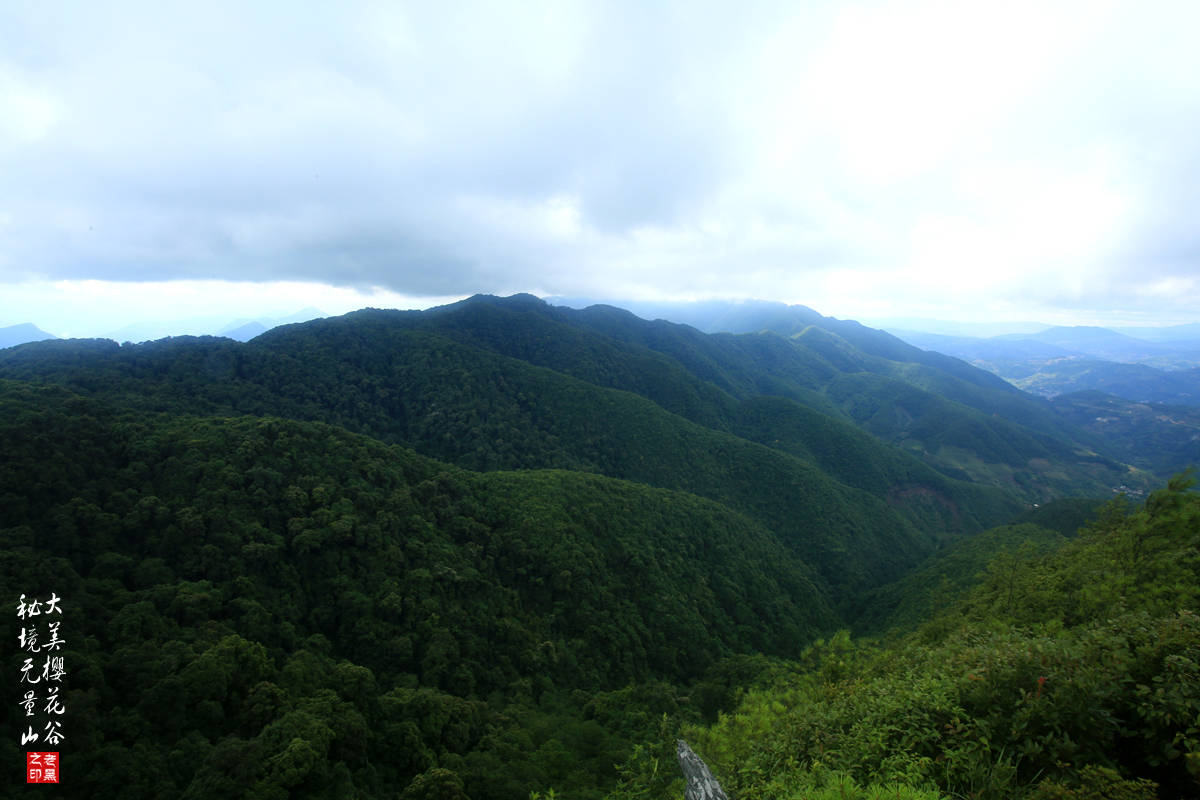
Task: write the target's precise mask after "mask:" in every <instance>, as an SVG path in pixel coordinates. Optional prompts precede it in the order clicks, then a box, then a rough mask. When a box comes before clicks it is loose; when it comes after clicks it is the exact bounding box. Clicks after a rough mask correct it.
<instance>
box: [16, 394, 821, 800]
mask: <svg viewBox="0 0 1200 800" xmlns="http://www.w3.org/2000/svg"><path fill="white" fill-rule="evenodd" d="M0 412H2V413H0V435H2V436H3V440H4V442H5V447H4V448H3V450H2V451H0V486H2V487H3V493H2V494H0V517H2V518H3V520H4V528H3V529H2V530H0V539H2V540H3V542H4V552H5V553H6V554H7V556H6V558H5V559H4V561H3V572H2V573H0V595H2V596H3V599H4V602H5V603H6V604H10V607H11V608H15V607H16V606H17V602H18V596H19V595H21V594H26V595H29V596H34V597H37V596H42V597H49V595H50V593H51V592H55V593H57V594H58V595H59V596H61V597H63V598H64V603H65V605H64V608H65V615H64V619H63V622H62V629H63V631H64V632H65V633H64V638H66V639H67V643H68V645H69V646H68V647H67V649H66V650H65V652H64V657H65V658H66V660H67V662H68V663H69V664H70V665H71V670H70V679H69V682H68V686H69V689H70V696H69V698H68V701H67V703H66V705H67V707H68V708H69V709H70V711H71V713H70V716H68V717H67V718H65V719H64V730H65V731H67V732H68V739H67V742H66V744H65V745H64V760H65V761H67V762H69V763H70V764H71V769H72V770H73V771H74V774H75V775H78V776H81V777H80V781H81V782H80V783H77V784H75V785H77V786H86V787H87V792H88V793H91V792H95V794H94V795H93V796H120V797H143V796H146V797H149V796H164V795H163V794H162V792H166V794H165V796H177V794H173V792H174V793H178V792H181V791H183V790H184V789H185V788H187V787H189V786H190V787H191V789H190V790H189V791H190V792H191V793H192V794H193V795H194V794H197V793H200V794H204V795H205V796H219V795H221V793H231V792H232V793H235V794H236V793H237V792H240V791H242V790H247V789H250V790H253V792H255V793H256V795H255V796H264V797H266V796H271V797H273V796H277V795H278V796H286V794H287V790H290V791H292V792H300V793H301V794H302V795H304V796H308V795H309V794H311V793H319V792H325V791H329V792H335V793H338V794H341V796H346V794H347V793H353V792H355V791H357V792H369V793H371V794H372V796H376V795H378V794H379V793H380V792H385V793H386V792H388V791H390V792H392V793H393V794H394V793H395V792H398V791H399V790H400V789H403V788H404V787H405V786H407V785H408V784H409V782H410V781H411V780H412V779H413V778H414V777H415V776H417V775H420V774H422V773H424V772H425V771H426V770H428V769H430V768H431V767H436V766H439V765H440V766H443V767H444V766H446V765H448V764H454V765H456V770H455V771H456V774H457V775H459V776H460V777H461V778H462V780H463V781H465V782H466V785H467V789H468V792H469V793H470V794H471V795H472V796H479V795H486V796H491V797H512V798H514V799H515V798H521V800H524V798H525V797H526V796H527V795H528V792H529V790H530V789H531V788H535V789H536V788H538V787H540V786H547V785H549V783H548V782H549V781H550V780H551V776H552V775H557V776H558V777H557V780H558V785H560V786H561V785H563V783H562V782H563V781H566V782H568V783H569V782H570V780H568V778H569V776H567V775H566V774H564V773H562V772H561V770H560V771H558V772H555V771H554V770H550V771H549V772H548V771H547V768H546V766H545V764H541V765H539V764H540V762H539V761H538V758H537V753H535V752H531V751H530V750H529V745H530V742H531V741H534V740H535V739H536V738H537V737H538V736H539V735H540V734H539V730H540V729H539V728H538V726H539V725H545V724H547V723H548V720H547V719H543V717H545V716H546V714H547V713H548V712H546V711H545V709H546V708H547V706H546V704H547V703H551V702H559V701H557V700H554V698H573V699H571V700H569V701H567V709H568V712H567V713H568V716H571V715H573V716H574V718H575V719H574V724H576V725H579V724H582V723H583V722H584V716H585V714H584V711H583V707H584V706H587V705H588V703H593V702H602V701H603V696H604V695H603V693H604V692H610V691H614V690H619V689H622V687H625V686H627V685H628V684H629V683H630V682H631V681H635V682H638V683H639V684H645V683H646V682H647V681H655V680H670V681H683V680H690V679H695V678H696V677H698V676H700V675H702V674H704V672H705V670H706V669H708V668H709V667H711V666H712V665H713V664H715V663H716V662H717V661H719V660H720V659H721V658H723V657H725V656H729V655H733V654H736V653H767V654H771V653H774V654H776V655H780V656H794V655H796V654H798V653H799V651H800V648H802V646H803V645H804V644H805V643H806V642H808V641H810V640H811V639H812V638H813V637H814V636H815V635H817V634H818V633H819V632H820V631H822V630H825V629H829V628H830V627H831V626H832V625H833V624H834V621H835V618H834V616H833V614H832V613H831V611H830V610H829V608H828V606H827V605H826V604H825V602H824V600H823V599H822V597H821V596H820V594H819V592H818V591H817V588H816V586H815V585H814V583H813V581H812V579H811V572H810V571H809V570H808V569H807V568H806V567H805V566H804V565H803V564H801V563H800V562H799V561H798V560H796V559H795V558H794V557H793V556H792V555H791V554H790V553H789V551H787V550H786V549H785V548H782V547H781V546H780V545H779V544H778V543H777V541H776V540H775V538H774V537H773V536H772V535H771V533H769V532H768V531H767V530H765V529H764V528H762V527H761V526H760V525H758V524H756V523H755V522H753V521H752V520H750V519H747V518H746V517H744V516H741V515H739V514H736V513H733V512H730V511H729V510H727V509H726V508H723V507H721V506H719V505H717V504H714V503H712V502H710V501H706V500H702V499H700V498H697V497H694V496H692V495H687V494H682V493H677V492H667V491H664V490H659V489H652V488H649V487H645V486H639V485H637V484H632V483H628V482H624V481H615V480H612V479H608V478H604V477H600V476H596V475H588V474H584V473H579V472H561V471H533V472H521V473H512V472H495V473H489V474H486V475H483V474H479V473H471V472H466V471H463V470H460V469H457V468H453V467H448V466H446V465H444V464H440V463H438V462H436V461H432V460H430V459H427V458H423V457H421V456H418V455H416V454H414V453H412V452H411V451H407V450H404V449H402V448H399V447H397V446H394V445H384V444H381V443H379V442H376V441H374V440H372V439H370V438H367V437H363V436H358V435H354V434H350V433H347V432H345V431H342V430H339V429H337V428H330V427H328V426H325V425H322V424H316V423H301V422H295V421H288V420H280V419H274V418H259V419H256V418H249V417H243V418H239V419H202V418H195V417H189V416H185V415H163V414H151V413H138V412H128V411H122V410H119V409H115V408H113V407H111V406H109V405H107V404H104V403H100V402H97V401H94V400H85V399H83V398H79V397H77V396H74V395H71V394H69V393H68V392H66V391H63V390H61V389H56V388H52V387H32V386H28V385H22V384H19V383H13V382H8V381H5V382H3V383H2V384H0ZM18 622H19V620H17V619H16V617H15V616H13V615H7V616H6V618H5V621H4V623H3V627H4V631H3V632H4V635H5V636H7V637H9V641H15V640H16V639H17V633H18V631H17V625H18ZM8 662H9V663H8V667H9V668H10V669H11V670H12V671H13V672H14V674H19V670H18V667H19V665H20V658H19V654H18V653H13V654H12V655H11V657H9V658H8ZM18 690H19V687H18V684H17V682H15V681H10V682H7V683H6V685H5V687H4V689H3V699H4V701H5V702H6V703H8V704H10V707H15V706H16V705H17V699H18V698H17V692H18ZM571 692H575V693H576V694H575V695H572V694H571ZM580 693H582V694H580ZM539 702H541V703H542V705H541V706H539ZM539 708H542V709H543V711H542V712H539V711H538V709H539ZM522 709H524V710H522ZM570 709H574V711H570ZM539 714H540V715H541V716H539ZM593 716H595V715H594V714H593ZM20 722H21V718H18V717H15V716H13V715H6V717H5V720H4V722H3V723H2V724H0V728H2V729H3V733H4V736H3V737H2V738H3V741H4V745H3V747H4V748H5V750H6V752H7V756H6V757H7V758H9V760H10V761H15V760H17V759H18V757H19V756H18V754H17V753H16V752H15V745H14V742H15V741H16V740H18V738H19V737H18V736H17V733H18V731H17V726H18V725H19V724H20ZM590 730H591V733H590V734H589V735H590V741H591V744H590V745H586V744H585V743H582V742H579V743H576V750H577V751H575V752H567V748H568V745H569V744H570V743H569V742H568V743H567V744H563V743H562V742H560V741H559V740H558V739H555V737H554V736H544V737H542V738H543V740H544V741H550V740H551V739H553V740H554V745H553V747H555V748H558V749H559V750H562V751H563V753H565V754H566V755H562V756H561V759H560V760H562V764H561V765H560V767H562V768H566V767H567V766H569V765H570V764H572V763H574V762H575V761H576V760H578V761H585V760H586V759H587V758H589V757H590V758H593V759H595V758H596V757H597V756H596V755H595V751H596V748H598V747H599V748H601V749H602V750H603V749H605V748H607V750H606V752H608V755H607V756H605V758H607V759H608V761H607V762H603V759H601V761H600V762H596V763H594V764H592V765H591V766H592V768H593V769H592V772H590V773H587V774H588V775H590V778H589V780H590V781H591V785H592V786H593V788H594V786H595V785H596V781H597V780H599V779H602V778H603V776H604V774H605V770H608V773H609V774H611V770H612V768H613V760H614V759H616V758H619V757H622V755H623V748H626V747H628V741H627V740H625V739H624V738H622V737H620V736H617V735H615V734H613V733H610V732H606V731H605V729H604V728H603V727H602V726H601V725H600V724H599V723H594V724H593V725H592V726H591V728H590ZM531 737H532V738H531ZM398 743H403V744H404V746H403V747H400V748H398V747H397V744H398ZM589 748H590V750H589ZM533 749H534V750H536V747H534V748H533ZM589 752H591V755H590V756H589V755H588V753H589ZM231 760H232V761H236V762H237V763H238V764H239V767H238V771H237V772H236V774H222V770H223V767H222V765H223V764H226V763H229V762H230V761H231ZM550 760H553V759H550ZM135 764H136V767H135V766H133V765H135ZM605 764H607V766H605ZM575 768H577V769H578V768H580V767H578V765H576V767H575ZM7 774H8V775H10V776H11V774H12V773H11V771H10V772H9V773H7ZM135 776H136V777H135ZM8 780H10V778H5V781H8ZM578 780H583V779H582V778H579V779H578ZM585 783H586V782H585ZM172 787H173V788H172ZM205 787H206V788H205ZM582 788H586V786H581V789H582ZM201 789H203V791H201ZM280 791H283V792H284V794H283V795H279V792H280ZM6 796H14V795H13V794H8V793H7V792H6ZM189 796H191V795H189Z"/></svg>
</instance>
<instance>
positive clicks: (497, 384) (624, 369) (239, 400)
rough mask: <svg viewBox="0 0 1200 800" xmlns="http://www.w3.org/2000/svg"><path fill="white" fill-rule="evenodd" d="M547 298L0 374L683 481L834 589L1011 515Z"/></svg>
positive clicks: (94, 349) (95, 351) (175, 407)
mask: <svg viewBox="0 0 1200 800" xmlns="http://www.w3.org/2000/svg"><path fill="white" fill-rule="evenodd" d="M547 311H549V307H547V306H544V304H541V303H540V302H539V301H534V303H527V302H526V301H525V300H523V299H521V298H518V299H516V300H512V299H510V300H508V301H492V300H488V299H481V300H477V301H475V302H472V303H464V304H461V305H458V306H455V307H447V308H443V309H440V310H438V311H436V312H433V313H430V312H380V311H364V312H358V313H356V314H352V315H347V316H346V317H341V318H335V319H329V320H318V321H314V322H311V323H306V324H305V325H303V326H291V327H288V328H281V329H276V330H274V331H271V332H269V333H268V334H264V335H263V336H260V337H258V338H256V339H255V340H253V341H252V342H249V343H247V344H245V345H242V344H239V343H236V342H232V341H230V340H227V339H215V338H214V339H203V338H202V339H171V340H164V341H162V342H156V343H151V344H145V345H139V346H136V347H118V346H116V345H115V344H112V343H105V342H82V341H79V342H73V343H71V344H70V345H69V346H68V347H66V348H63V349H61V350H56V351H55V350H45V349H41V350H32V349H29V348H31V347H32V346H30V345H27V346H26V350H25V351H24V352H23V353H17V354H16V356H15V357H14V358H12V359H11V360H8V361H6V362H4V363H3V364H2V365H0V373H2V374H4V375H5V376H7V377H13V378H24V379H37V380H41V381H48V382H53V383H58V384H60V385H64V386H67V387H68V388H75V389H76V390H78V391H86V392H88V393H89V395H90V396H93V397H97V398H108V399H111V400H112V401H113V402H119V403H122V404H126V405H129V406H132V407H136V408H140V409H145V410H152V411H165V410H170V411H172V412H176V413H180V412H183V413H199V414H209V415H219V416H226V415H229V414H237V413H254V414H271V415H275V416H281V417H289V418H293V419H302V420H320V421H324V422H328V423H331V424H336V425H340V426H342V427H344V428H347V429H349V430H353V431H356V432H361V433H364V434H368V435H371V436H373V437H375V438H377V439H380V440H382V441H385V442H395V443H402V444H405V445H407V446H411V447H413V448H415V449H416V450H418V451H419V452H421V453H423V454H425V455H428V456H431V457H434V458H438V459H440V460H443V461H447V462H452V463H456V464H458V465H460V466H462V467H464V468H468V469H475V470H494V469H541V468H568V469H573V470H582V471H590V472H596V473H600V474H604V475H608V476H610V477H613V478H621V479H626V480H633V481H636V482H639V483H644V484H648V485H651V486H656V487H661V488H664V489H673V490H683V491H688V492H691V493H693V494H697V495H699V496H702V497H706V498H709V499H711V500H715V501H717V502H721V503H722V504H724V505H726V506H728V507H729V508H732V509H738V510H740V511H741V513H745V514H747V515H749V516H750V517H752V518H753V519H756V520H758V521H760V523H761V524H763V525H765V526H766V527H768V528H769V529H770V530H772V531H773V532H774V534H775V535H776V536H777V537H778V539H779V540H780V541H781V542H783V543H784V544H785V545H786V546H787V547H789V548H790V549H791V550H792V551H793V552H795V553H797V555H799V556H800V557H801V558H802V559H803V560H804V561H805V562H806V563H808V564H810V565H812V566H813V567H814V568H815V569H816V570H817V572H818V575H819V578H820V580H821V582H822V584H823V585H824V586H825V587H827V591H829V592H831V593H832V596H834V597H835V598H840V597H847V596H849V595H850V594H852V593H853V592H854V591H856V589H855V587H858V586H869V585H875V584H878V583H880V582H886V581H887V580H890V579H891V578H892V577H894V576H898V575H899V574H901V573H902V572H903V571H904V570H905V569H906V568H908V567H909V566H912V565H915V564H916V563H918V562H919V561H920V560H922V559H923V558H924V557H925V556H926V555H928V553H929V552H931V551H932V549H933V548H934V547H935V546H936V543H937V541H938V539H939V538H942V537H949V538H954V537H957V536H961V535H964V534H967V533H971V532H974V531H977V530H981V529H983V528H985V527H988V526H989V525H991V524H993V523H994V522H995V521H997V520H1000V519H1003V518H1004V517H1005V516H1009V515H1011V514H1012V513H1015V511H1016V510H1017V508H1018V506H1017V504H1016V502H1015V501H1014V499H1013V498H1011V497H1010V496H1008V495H1006V494H1004V493H1003V492H1000V491H997V490H996V489H994V488H991V487H985V486H976V485H973V484H969V483H962V482H958V481H954V480H950V479H948V478H946V477H945V476H943V475H940V474H938V473H937V472H936V471H934V470H933V469H930V468H929V467H928V466H926V465H925V464H922V463H920V462H919V461H918V460H917V459H914V458H912V457H911V456H907V455H905V454H903V453H897V452H896V451H894V450H892V449H890V448H887V447H886V446H883V445H882V444H880V443H878V442H876V441H875V440H874V439H873V438H872V437H870V436H868V435H866V434H864V433H863V432H862V431H860V430H858V429H857V428H856V427H855V426H853V425H852V424H850V423H848V422H845V421H838V420H836V419H833V418H830V417H826V416H823V415H820V414H817V413H815V412H812V411H811V410H809V409H805V408H804V407H802V406H800V405H798V404H796V403H794V402H790V401H788V400H787V399H786V398H775V399H769V398H762V399H761V400H760V399H757V398H755V400H756V402H752V403H746V404H743V403H742V402H741V401H739V400H738V399H737V398H734V397H732V396H730V395H728V394H727V393H725V392H722V391H720V390H719V389H717V388H716V387H714V386H712V385H711V384H707V383H705V382H703V381H700V380H698V379H696V378H695V377H694V376H691V375H689V374H687V371H686V370H685V369H683V368H682V366H680V365H679V364H678V363H673V362H672V361H671V360H670V359H667V358H666V357H664V356H662V355H661V354H658V353H655V352H653V351H648V350H645V349H644V348H638V347H633V346H630V345H626V344H622V343H620V342H615V341H613V340H611V339H607V338H605V337H601V336H598V335H596V334H595V333H591V332H588V331H586V330H583V329H580V328H578V327H574V326H571V325H568V324H566V323H564V322H563V321H561V320H558V319H555V318H554V317H555V316H557V315H555V314H553V313H551V314H547V313H546V312H547ZM779 341H780V342H782V344H783V346H784V347H789V348H790V347H791V345H788V344H787V343H786V341H784V340H779ZM497 350H500V351H503V352H497ZM517 355H523V357H524V358H523V359H520V358H517V357H516V356H517ZM551 365H552V366H551ZM571 373H575V374H571ZM600 384H603V385H600ZM695 420H699V421H695ZM917 523H919V526H918V524H917Z"/></svg>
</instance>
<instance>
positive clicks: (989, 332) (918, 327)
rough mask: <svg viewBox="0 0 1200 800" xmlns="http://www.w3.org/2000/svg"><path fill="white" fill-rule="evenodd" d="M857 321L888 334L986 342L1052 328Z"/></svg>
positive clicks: (918, 319) (919, 320) (915, 319)
mask: <svg viewBox="0 0 1200 800" xmlns="http://www.w3.org/2000/svg"><path fill="white" fill-rule="evenodd" d="M858 321H859V322H861V323H862V324H863V325H870V326H871V327H872V328H880V329H881V330H885V331H887V332H888V333H895V332H896V331H897V330H902V331H915V332H919V333H926V334H938V335H941V336H965V337H971V338H980V339H986V338H989V337H994V336H1001V335H1003V334H1009V333H1016V334H1031V333H1040V332H1041V331H1044V330H1046V329H1047V328H1051V327H1053V326H1052V325H1047V324H1046V323H1044V322H954V321H951V320H942V319H928V318H926V317H859V318H858Z"/></svg>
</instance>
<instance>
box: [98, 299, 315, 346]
mask: <svg viewBox="0 0 1200 800" xmlns="http://www.w3.org/2000/svg"><path fill="white" fill-rule="evenodd" d="M324 316H328V315H327V314H326V313H325V312H324V311H321V310H320V309H318V308H315V307H314V306H308V307H307V308H305V309H303V310H301V311H297V312H296V313H294V314H288V315H287V316H283V317H277V318H274V319H272V318H271V317H260V318H259V319H255V320H251V319H246V318H240V319H231V318H229V317H222V316H212V315H209V316H202V317H188V318H187V319H177V320H156V321H147V322H134V323H131V324H129V325H126V326H124V327H123V328H120V329H118V330H115V331H113V332H112V333H109V334H107V335H106V336H105V337H104V338H107V339H112V340H113V341H116V342H149V341H155V340H158V339H165V338H167V337H169V336H211V335H217V336H225V335H228V334H229V333H230V332H233V331H238V336H245V337H246V339H248V338H252V337H251V336H247V334H249V333H250V332H251V331H253V330H256V329H255V328H253V327H251V328H245V329H244V330H239V329H242V328H244V327H245V326H246V325H251V324H252V323H257V324H258V325H261V326H262V330H270V329H271V328H273V327H275V326H277V325H291V324H293V323H297V322H307V321H309V320H311V319H318V318H320V317H324ZM261 332H262V331H259V333H261ZM233 338H236V337H233ZM246 339H239V341H246Z"/></svg>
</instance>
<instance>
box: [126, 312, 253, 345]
mask: <svg viewBox="0 0 1200 800" xmlns="http://www.w3.org/2000/svg"><path fill="white" fill-rule="evenodd" d="M228 323H229V317H222V316H215V315H207V316H202V317H188V318H186V319H176V320H152V321H143V322H132V323H130V324H128V325H126V326H124V327H123V328H118V329H117V330H115V331H112V332H110V333H106V334H105V335H104V337H103V338H105V339H112V340H113V341H114V342H151V341H156V340H158V339H165V338H166V337H168V336H207V335H210V334H212V333H215V332H216V331H217V330H218V329H219V328H220V327H221V326H222V325H226V324H228Z"/></svg>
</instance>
